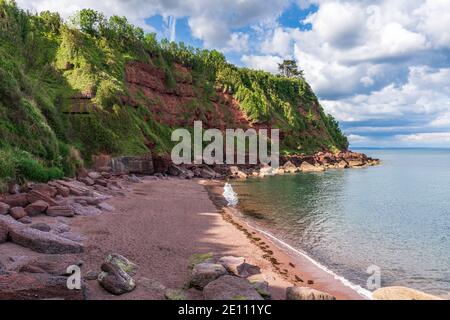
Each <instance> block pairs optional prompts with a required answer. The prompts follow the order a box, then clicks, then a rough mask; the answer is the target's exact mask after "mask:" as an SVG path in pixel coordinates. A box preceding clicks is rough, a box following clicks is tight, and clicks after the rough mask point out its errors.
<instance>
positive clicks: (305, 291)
mask: <svg viewBox="0 0 450 320" xmlns="http://www.w3.org/2000/svg"><path fill="white" fill-rule="evenodd" d="M286 300H336V298H335V297H333V296H332V295H330V294H328V293H325V292H322V291H319V290H315V289H312V288H308V287H289V288H287V289H286Z"/></svg>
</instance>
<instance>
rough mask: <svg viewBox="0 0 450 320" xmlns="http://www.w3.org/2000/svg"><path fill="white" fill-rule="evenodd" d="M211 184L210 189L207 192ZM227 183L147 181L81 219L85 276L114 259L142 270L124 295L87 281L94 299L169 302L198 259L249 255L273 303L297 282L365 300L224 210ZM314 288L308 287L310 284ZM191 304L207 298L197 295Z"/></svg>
mask: <svg viewBox="0 0 450 320" xmlns="http://www.w3.org/2000/svg"><path fill="white" fill-rule="evenodd" d="M205 186H207V187H205ZM221 190H222V188H221V184H220V183H218V182H217V183H214V182H206V181H199V180H179V179H169V180H158V181H154V180H144V182H143V183H141V184H137V185H134V186H133V191H130V192H127V194H126V196H125V197H117V198H114V199H111V200H110V201H109V203H110V204H111V205H113V206H114V207H115V212H113V213H109V214H103V215H100V216H95V217H79V218H77V219H75V220H74V221H73V222H72V228H73V229H74V231H78V232H80V233H82V234H84V235H86V236H87V237H88V240H87V241H85V245H86V250H85V253H84V254H83V256H82V259H83V261H84V263H85V264H84V266H83V272H84V273H87V272H88V271H91V270H94V271H99V268H100V266H101V264H102V261H103V260H104V259H105V257H106V256H107V255H108V254H110V253H119V254H122V255H124V256H125V257H127V258H129V259H130V260H132V261H133V262H135V263H136V264H137V265H138V266H139V271H138V274H137V275H136V276H135V277H134V278H135V280H136V282H137V289H136V290H135V291H133V292H131V293H129V294H126V295H123V296H119V297H116V296H113V295H110V294H108V293H106V292H105V291H104V290H103V289H102V288H100V286H99V285H98V283H97V282H96V281H95V280H94V281H89V282H88V288H89V292H88V298H89V299H164V291H165V289H182V288H184V287H186V284H187V283H188V281H189V278H190V269H189V261H190V259H191V257H192V255H194V254H205V253H213V254H214V255H215V256H216V257H222V256H227V255H233V256H242V257H245V258H246V259H247V262H248V263H251V264H254V265H257V266H258V267H260V269H261V272H262V275H263V276H264V278H265V279H266V280H267V281H268V282H269V285H270V288H271V290H270V291H271V294H272V297H273V299H284V298H285V289H286V287H288V286H291V285H292V284H297V285H301V286H303V285H304V286H309V287H313V288H316V289H319V290H322V291H325V292H328V293H331V294H333V295H335V296H336V297H337V298H338V299H363V297H362V296H361V295H359V294H358V293H357V292H355V291H354V290H352V289H350V288H349V287H346V286H344V285H343V284H342V283H341V282H339V281H338V280H336V279H334V277H333V276H331V275H330V274H328V273H326V272H325V271H323V270H321V269H320V268H318V267H317V266H315V265H314V264H313V263H311V261H308V260H307V259H306V258H304V257H301V256H298V255H295V254H292V252H288V251H285V250H284V249H282V248H281V247H279V246H278V245H276V244H275V243H274V242H272V240H270V239H269V238H268V237H266V236H264V235H263V234H260V233H259V232H258V231H256V230H253V229H252V228H251V227H250V226H248V225H246V224H245V222H243V221H242V220H241V219H240V218H239V217H238V216H236V215H234V214H233V213H232V212H230V211H229V210H227V209H225V210H222V209H221V203H222V202H223V198H221V196H220V195H221ZM308 283H309V284H308ZM187 298H189V299H200V298H201V292H198V291H196V290H194V289H190V290H188V292H187Z"/></svg>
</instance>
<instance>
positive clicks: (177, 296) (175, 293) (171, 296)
mask: <svg viewBox="0 0 450 320" xmlns="http://www.w3.org/2000/svg"><path fill="white" fill-rule="evenodd" d="M164 297H165V298H166V299H167V300H172V301H181V300H187V297H186V294H185V293H184V291H183V290H174V289H167V290H166V291H165V292H164Z"/></svg>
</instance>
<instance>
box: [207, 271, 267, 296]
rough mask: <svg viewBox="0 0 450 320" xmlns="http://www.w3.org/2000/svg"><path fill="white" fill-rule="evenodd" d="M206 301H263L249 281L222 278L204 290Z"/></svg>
mask: <svg viewBox="0 0 450 320" xmlns="http://www.w3.org/2000/svg"><path fill="white" fill-rule="evenodd" d="M203 296H204V298H205V300H263V298H262V297H261V295H260V294H259V293H258V292H257V291H256V289H255V288H253V287H252V285H251V284H250V282H249V281H248V280H247V279H243V278H239V277H233V276H228V275H226V276H222V277H220V278H218V279H217V280H214V281H212V282H210V283H209V284H208V285H206V286H205V288H204V289H203Z"/></svg>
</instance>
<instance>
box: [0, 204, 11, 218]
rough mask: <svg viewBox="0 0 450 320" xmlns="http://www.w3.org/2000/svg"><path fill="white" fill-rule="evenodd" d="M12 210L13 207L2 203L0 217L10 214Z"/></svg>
mask: <svg viewBox="0 0 450 320" xmlns="http://www.w3.org/2000/svg"><path fill="white" fill-rule="evenodd" d="M10 208H11V207H10V206H9V205H8V204H6V203H3V202H0V215H1V214H8V212H9V209H10Z"/></svg>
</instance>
